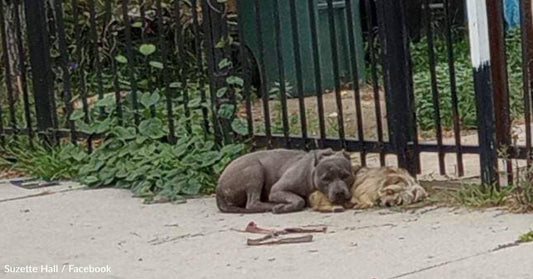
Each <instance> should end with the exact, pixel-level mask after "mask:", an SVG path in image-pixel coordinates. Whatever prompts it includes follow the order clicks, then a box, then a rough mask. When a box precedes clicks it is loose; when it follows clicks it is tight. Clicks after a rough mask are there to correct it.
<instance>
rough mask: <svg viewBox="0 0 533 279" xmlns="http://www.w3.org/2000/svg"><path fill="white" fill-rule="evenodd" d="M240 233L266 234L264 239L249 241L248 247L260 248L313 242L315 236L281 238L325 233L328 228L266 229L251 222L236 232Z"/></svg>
mask: <svg viewBox="0 0 533 279" xmlns="http://www.w3.org/2000/svg"><path fill="white" fill-rule="evenodd" d="M235 231H238V232H245V233H255V234H266V235H265V236H264V237H261V238H256V239H248V240H247V242H246V243H247V245H249V246H259V245H275V244H294V243H305V242H312V241H313V236H312V235H310V234H307V235H303V236H297V237H280V236H281V235H286V234H300V233H325V232H326V231H327V227H325V226H317V227H313V226H309V227H294V228H285V229H266V228H261V227H259V226H257V224H256V223H255V222H253V221H252V222H250V223H248V225H247V226H246V229H244V230H235Z"/></svg>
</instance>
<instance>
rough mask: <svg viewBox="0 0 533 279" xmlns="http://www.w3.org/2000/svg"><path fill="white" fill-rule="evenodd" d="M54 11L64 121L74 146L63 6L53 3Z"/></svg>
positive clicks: (57, 1) (57, 2) (74, 137)
mask: <svg viewBox="0 0 533 279" xmlns="http://www.w3.org/2000/svg"><path fill="white" fill-rule="evenodd" d="M54 9H55V15H56V25H57V38H58V42H59V53H60V56H59V64H60V67H61V71H62V74H63V101H64V105H65V109H66V112H67V115H66V119H67V123H68V127H69V128H70V140H71V141H72V143H74V144H76V142H77V140H78V139H77V135H76V124H75V123H74V121H72V120H70V116H71V115H72V111H73V109H72V103H71V99H72V94H71V80H70V69H69V66H68V61H69V55H68V49H67V41H66V35H65V22H64V21H63V6H62V4H61V1H59V0H55V1H54Z"/></svg>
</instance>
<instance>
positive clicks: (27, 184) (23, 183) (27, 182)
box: [9, 178, 59, 190]
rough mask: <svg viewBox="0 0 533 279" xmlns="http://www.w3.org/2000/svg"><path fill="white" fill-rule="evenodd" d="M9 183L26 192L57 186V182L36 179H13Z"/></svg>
mask: <svg viewBox="0 0 533 279" xmlns="http://www.w3.org/2000/svg"><path fill="white" fill-rule="evenodd" d="M9 183H11V184H13V185H15V186H18V187H21V188H24V189H28V190H29V189H36V188H42V187H48V186H56V185H59V182H58V181H45V180H42V179H37V178H22V179H13V180H10V181H9Z"/></svg>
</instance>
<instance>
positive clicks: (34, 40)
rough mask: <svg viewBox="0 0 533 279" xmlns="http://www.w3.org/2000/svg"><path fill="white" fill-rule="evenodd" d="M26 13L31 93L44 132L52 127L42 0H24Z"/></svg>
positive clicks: (50, 70) (48, 67) (48, 52)
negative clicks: (31, 83) (31, 82)
mask: <svg viewBox="0 0 533 279" xmlns="http://www.w3.org/2000/svg"><path fill="white" fill-rule="evenodd" d="M24 8H25V14H26V17H25V18H26V26H31V28H28V29H27V35H28V47H29V53H30V64H31V69H32V79H33V93H34V98H35V100H36V101H35V112H36V114H37V128H38V129H39V131H41V132H46V131H47V130H48V129H50V128H53V127H54V121H53V118H52V110H53V107H52V103H51V96H50V95H51V94H52V88H51V80H52V78H51V72H52V69H51V66H50V46H49V44H48V31H47V30H46V25H45V21H46V19H45V7H44V3H43V2H42V1H34V0H24Z"/></svg>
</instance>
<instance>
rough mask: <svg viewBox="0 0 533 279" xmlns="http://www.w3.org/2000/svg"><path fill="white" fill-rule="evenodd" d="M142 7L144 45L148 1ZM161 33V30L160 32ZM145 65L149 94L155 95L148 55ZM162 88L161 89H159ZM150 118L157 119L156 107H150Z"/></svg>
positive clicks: (144, 42) (144, 41)
mask: <svg viewBox="0 0 533 279" xmlns="http://www.w3.org/2000/svg"><path fill="white" fill-rule="evenodd" d="M139 5H140V7H139V10H140V13H141V21H142V28H141V41H142V43H143V44H146V43H147V42H146V31H147V30H148V23H147V22H148V21H147V18H146V5H147V3H146V1H142V3H140V4H139ZM159 31H161V30H159ZM158 35H159V33H158ZM143 60H144V64H145V66H146V68H147V75H146V76H145V77H146V80H147V84H146V85H147V87H148V92H150V94H153V93H154V85H153V84H152V77H153V76H154V73H153V70H152V66H150V62H149V59H148V56H147V55H144V59H143ZM158 88H160V87H158ZM150 116H151V117H155V116H156V111H155V105H151V106H150Z"/></svg>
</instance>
